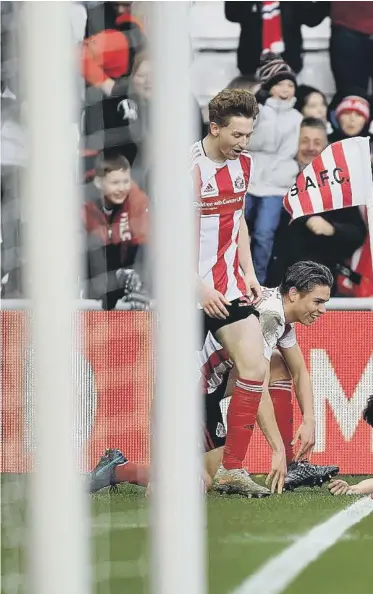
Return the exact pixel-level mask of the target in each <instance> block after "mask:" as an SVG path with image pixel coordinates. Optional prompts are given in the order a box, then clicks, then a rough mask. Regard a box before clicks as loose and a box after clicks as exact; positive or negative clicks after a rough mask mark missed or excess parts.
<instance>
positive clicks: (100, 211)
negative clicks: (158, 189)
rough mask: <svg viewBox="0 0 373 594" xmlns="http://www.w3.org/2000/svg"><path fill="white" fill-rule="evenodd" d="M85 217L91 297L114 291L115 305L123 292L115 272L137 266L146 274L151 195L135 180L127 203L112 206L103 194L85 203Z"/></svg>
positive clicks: (98, 297) (88, 294)
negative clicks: (106, 203)
mask: <svg viewBox="0 0 373 594" xmlns="http://www.w3.org/2000/svg"><path fill="white" fill-rule="evenodd" d="M82 217H83V222H84V228H85V232H86V245H87V268H88V270H87V277H88V278H87V280H88V290H87V297H89V298H91V299H101V298H104V296H105V295H111V297H110V303H111V304H112V305H111V306H112V307H114V305H115V302H116V300H117V299H118V298H119V294H120V292H119V293H118V284H117V280H116V276H115V272H116V271H117V270H118V269H119V268H133V267H135V268H136V269H137V271H138V272H139V274H140V277H142V274H143V267H144V257H145V256H144V249H143V248H144V247H145V246H146V244H147V243H148V242H149V235H150V216H149V199H148V197H147V195H146V194H145V193H144V192H143V191H142V190H140V188H139V187H138V186H137V184H135V183H134V182H132V186H131V190H130V192H129V194H128V197H127V198H126V200H125V201H124V202H123V204H121V205H118V206H113V207H112V208H110V209H109V208H108V207H107V206H104V204H103V202H102V199H101V198H99V199H97V200H95V201H92V202H87V203H85V204H84V206H83V212H82ZM142 280H143V277H142ZM111 306H110V307H109V309H110V308H111Z"/></svg>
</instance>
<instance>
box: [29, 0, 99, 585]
mask: <svg viewBox="0 0 373 594" xmlns="http://www.w3.org/2000/svg"><path fill="white" fill-rule="evenodd" d="M70 10H71V7H70V2H26V3H25V5H24V11H25V21H26V22H25V23H24V27H25V34H24V37H23V38H24V39H25V46H24V48H23V50H24V53H23V62H22V63H23V67H24V69H25V80H26V79H27V83H26V87H27V110H28V130H29V161H28V177H27V183H26V184H25V186H24V197H23V199H24V206H25V208H27V209H28V218H27V221H28V242H27V252H26V253H27V254H28V261H29V270H28V271H27V272H28V275H29V278H30V281H31V285H32V289H31V299H32V330H33V341H34V345H35V374H36V378H35V401H36V402H35V409H36V418H35V437H36V457H35V472H33V473H32V476H31V479H30V482H31V487H30V489H31V491H30V497H31V500H30V524H31V526H30V527H31V538H30V585H31V591H32V592H33V594H52V593H53V594H88V592H89V566H88V563H89V556H88V535H87V514H88V509H87V507H88V497H87V504H86V503H85V501H84V495H83V484H82V480H81V477H79V474H78V468H77V452H74V447H73V395H72V377H71V375H72V349H73V343H74V342H75V344H76V341H74V332H73V322H74V307H73V304H74V297H77V290H76V288H75V287H76V282H77V278H78V249H77V246H78V242H77V235H78V234H77V228H78V224H77V223H78V217H79V204H80V202H79V197H78V192H77V184H76V154H77V153H76V150H77V147H76V136H75V145H74V134H73V121H74V120H73V116H74V109H73V106H74V93H75V89H74V80H75V77H76V68H77V64H76V61H75V60H74V59H73V52H74V49H75V48H74V45H73V42H72V30H71V21H70ZM86 506H87V507H86Z"/></svg>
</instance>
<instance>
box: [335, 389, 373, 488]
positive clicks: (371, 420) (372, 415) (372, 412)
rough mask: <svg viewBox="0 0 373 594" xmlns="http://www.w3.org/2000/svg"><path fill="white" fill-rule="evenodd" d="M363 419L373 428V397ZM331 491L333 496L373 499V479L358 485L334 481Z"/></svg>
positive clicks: (369, 400)
mask: <svg viewBox="0 0 373 594" xmlns="http://www.w3.org/2000/svg"><path fill="white" fill-rule="evenodd" d="M363 419H364V421H366V422H367V423H368V425H370V426H371V427H373V396H370V398H368V402H367V406H366V408H365V410H364V412H363ZM329 489H330V492H331V493H332V495H372V497H373V478H369V479H365V480H363V481H360V483H357V484H356V485H349V484H348V483H346V481H343V480H341V479H334V480H333V481H332V482H331V483H330V485H329Z"/></svg>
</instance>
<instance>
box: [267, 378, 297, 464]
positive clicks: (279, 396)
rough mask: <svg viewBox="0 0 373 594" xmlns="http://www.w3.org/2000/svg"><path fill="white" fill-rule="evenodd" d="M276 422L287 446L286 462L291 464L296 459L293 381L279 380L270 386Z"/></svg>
mask: <svg viewBox="0 0 373 594" xmlns="http://www.w3.org/2000/svg"><path fill="white" fill-rule="evenodd" d="M269 393H270V395H271V398H272V403H273V408H274V411H275V417H276V422H277V425H278V428H279V431H280V433H281V437H282V441H283V442H284V446H285V453H286V462H287V464H289V463H290V462H291V461H292V460H293V459H294V452H293V446H292V445H291V442H292V441H293V430H294V427H293V424H294V418H293V414H294V413H293V403H292V394H291V381H290V380H278V381H276V382H272V383H271V384H270V385H269Z"/></svg>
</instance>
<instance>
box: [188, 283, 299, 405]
mask: <svg viewBox="0 0 373 594" xmlns="http://www.w3.org/2000/svg"><path fill="white" fill-rule="evenodd" d="M262 289H263V298H262V300H261V302H260V303H259V305H258V306H257V308H258V311H259V322H260V326H261V330H262V334H263V342H264V356H265V358H266V359H267V361H270V360H271V357H272V353H273V351H274V349H275V348H276V347H281V348H283V349H289V348H291V347H293V346H295V345H296V344H297V337H296V334H295V328H294V324H289V323H286V321H285V312H284V307H283V302H282V298H281V294H280V291H279V289H278V287H276V288H274V289H267V288H266V287H262ZM197 364H198V369H199V381H200V385H201V389H202V391H203V393H204V394H211V393H212V392H214V391H215V390H216V388H217V387H218V386H220V384H221V383H222V381H223V378H224V376H225V374H226V373H227V372H229V371H230V370H231V369H232V367H233V362H232V361H231V360H230V359H229V357H228V354H227V353H226V351H225V350H224V349H223V347H222V345H221V344H220V343H219V342H218V341H217V340H216V338H214V336H213V335H212V334H211V332H209V333H208V334H207V336H206V338H205V342H204V344H203V347H202V350H201V351H198V352H197Z"/></svg>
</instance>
